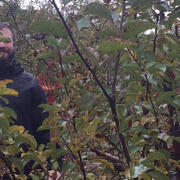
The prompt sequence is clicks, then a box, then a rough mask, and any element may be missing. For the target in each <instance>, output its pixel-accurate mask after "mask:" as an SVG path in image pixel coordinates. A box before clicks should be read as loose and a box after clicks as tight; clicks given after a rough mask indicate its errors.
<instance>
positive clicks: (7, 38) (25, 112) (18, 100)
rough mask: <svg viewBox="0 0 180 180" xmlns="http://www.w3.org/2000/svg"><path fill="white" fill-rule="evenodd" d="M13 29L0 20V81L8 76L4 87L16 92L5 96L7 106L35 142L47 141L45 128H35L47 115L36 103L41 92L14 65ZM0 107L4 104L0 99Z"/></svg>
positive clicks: (40, 101)
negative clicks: (8, 82) (7, 81)
mask: <svg viewBox="0 0 180 180" xmlns="http://www.w3.org/2000/svg"><path fill="white" fill-rule="evenodd" d="M15 40H16V36H15V32H14V30H13V29H12V28H11V27H10V26H9V25H8V24H5V23H0V80H4V79H11V80H13V82H12V83H10V84H8V85H7V86H8V88H11V89H14V90H16V91H17V92H18V96H7V97H6V98H7V99H8V101H9V104H8V106H9V107H10V108H12V109H14V111H15V112H16V114H17V120H16V121H15V122H16V124H17V125H22V126H24V127H25V129H26V130H28V131H29V133H30V134H31V135H33V136H34V137H35V138H36V140H37V142H38V144H47V143H48V142H49V139H50V138H49V131H37V128H38V127H39V126H40V125H41V124H42V121H43V120H44V118H45V117H47V115H48V114H47V113H43V112H42V109H41V108H39V107H38V106H39V105H40V104H44V103H46V98H45V94H44V92H43V91H42V89H41V88H40V86H39V85H38V81H37V79H36V78H33V76H32V75H31V74H30V73H27V72H25V71H24V69H23V68H22V67H21V66H20V65H19V64H16V61H15V46H14V43H15ZM0 104H1V105H2V106H6V104H5V103H3V102H2V101H1V102H0Z"/></svg>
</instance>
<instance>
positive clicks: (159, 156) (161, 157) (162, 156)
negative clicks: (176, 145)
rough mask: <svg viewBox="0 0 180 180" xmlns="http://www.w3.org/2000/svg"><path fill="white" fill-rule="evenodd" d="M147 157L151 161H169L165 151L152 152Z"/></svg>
mask: <svg viewBox="0 0 180 180" xmlns="http://www.w3.org/2000/svg"><path fill="white" fill-rule="evenodd" d="M147 159H148V160H149V161H155V160H165V161H167V160H168V159H167V157H166V155H165V154H164V153H163V152H151V153H150V154H148V156H147Z"/></svg>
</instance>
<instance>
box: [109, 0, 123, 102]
mask: <svg viewBox="0 0 180 180" xmlns="http://www.w3.org/2000/svg"><path fill="white" fill-rule="evenodd" d="M125 11H126V4H125V0H123V1H122V15H121V21H120V27H119V32H118V38H121V33H122V30H123V22H124V18H125ZM120 54H121V53H120V51H118V54H117V57H116V65H115V73H114V78H113V84H112V98H113V99H114V100H115V91H116V83H117V74H118V70H119V62H120V56H121V55H120Z"/></svg>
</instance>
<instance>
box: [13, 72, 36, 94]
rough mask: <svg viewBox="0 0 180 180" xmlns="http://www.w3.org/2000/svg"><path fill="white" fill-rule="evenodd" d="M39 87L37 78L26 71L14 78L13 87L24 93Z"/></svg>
mask: <svg viewBox="0 0 180 180" xmlns="http://www.w3.org/2000/svg"><path fill="white" fill-rule="evenodd" d="M37 85H38V81H37V78H35V77H34V76H33V75H32V74H31V73H28V72H26V71H24V72H22V73H20V74H18V75H17V76H15V77H13V83H12V85H11V87H13V88H14V89H17V90H20V91H24V90H27V89H31V88H32V87H34V86H37Z"/></svg>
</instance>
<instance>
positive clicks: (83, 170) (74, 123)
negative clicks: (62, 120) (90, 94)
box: [73, 116, 87, 180]
mask: <svg viewBox="0 0 180 180" xmlns="http://www.w3.org/2000/svg"><path fill="white" fill-rule="evenodd" d="M75 117H76V116H73V127H74V131H75V133H76V134H77V128H76V121H75ZM77 153H78V156H79V165H80V168H81V171H82V174H83V177H84V180H87V177H86V171H85V168H84V163H83V160H82V157H81V152H80V150H78V151H77Z"/></svg>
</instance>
